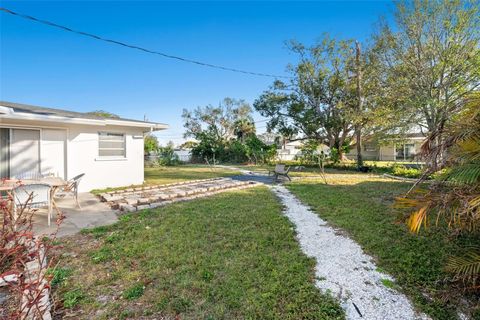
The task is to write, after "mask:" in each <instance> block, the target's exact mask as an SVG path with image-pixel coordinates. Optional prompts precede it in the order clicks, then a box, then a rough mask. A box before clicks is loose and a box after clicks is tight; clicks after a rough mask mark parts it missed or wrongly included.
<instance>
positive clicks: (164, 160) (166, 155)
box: [158, 143, 180, 166]
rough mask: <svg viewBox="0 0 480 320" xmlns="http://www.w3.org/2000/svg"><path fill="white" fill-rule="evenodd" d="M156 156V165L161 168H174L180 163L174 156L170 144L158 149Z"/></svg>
mask: <svg viewBox="0 0 480 320" xmlns="http://www.w3.org/2000/svg"><path fill="white" fill-rule="evenodd" d="M158 156H159V158H158V164H159V165H161V166H175V165H178V164H179V163H180V159H179V158H178V156H177V155H176V154H175V149H174V148H173V144H171V143H169V144H167V145H166V146H165V147H159V148H158Z"/></svg>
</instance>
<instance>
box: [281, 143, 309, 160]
mask: <svg viewBox="0 0 480 320" xmlns="http://www.w3.org/2000/svg"><path fill="white" fill-rule="evenodd" d="M302 146H303V142H302V141H299V140H297V141H290V142H286V143H284V144H282V146H281V148H280V149H277V158H278V160H279V161H292V160H295V157H296V156H298V155H300V154H301V153H302V151H301V149H302Z"/></svg>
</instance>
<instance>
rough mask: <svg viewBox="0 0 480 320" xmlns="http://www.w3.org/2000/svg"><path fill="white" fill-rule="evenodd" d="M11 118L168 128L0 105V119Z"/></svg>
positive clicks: (155, 129) (161, 124)
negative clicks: (63, 115) (64, 115)
mask: <svg viewBox="0 0 480 320" xmlns="http://www.w3.org/2000/svg"><path fill="white" fill-rule="evenodd" d="M2 118H4V119H12V120H30V121H40V122H56V123H64V124H81V125H93V126H107V125H110V126H123V127H134V128H144V129H147V130H146V131H158V130H165V129H168V125H167V124H163V123H155V122H141V121H128V120H116V119H84V118H69V117H60V116H54V115H41V114H32V113H26V112H15V111H14V110H13V108H10V107H5V106H1V105H0V119H2Z"/></svg>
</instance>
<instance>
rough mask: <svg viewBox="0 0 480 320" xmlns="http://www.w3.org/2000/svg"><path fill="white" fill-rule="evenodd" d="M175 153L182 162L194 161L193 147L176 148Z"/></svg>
mask: <svg viewBox="0 0 480 320" xmlns="http://www.w3.org/2000/svg"><path fill="white" fill-rule="evenodd" d="M174 152H175V154H176V155H177V157H178V160H180V161H182V162H190V161H192V149H175V150H174Z"/></svg>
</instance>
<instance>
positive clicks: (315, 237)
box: [272, 185, 429, 320]
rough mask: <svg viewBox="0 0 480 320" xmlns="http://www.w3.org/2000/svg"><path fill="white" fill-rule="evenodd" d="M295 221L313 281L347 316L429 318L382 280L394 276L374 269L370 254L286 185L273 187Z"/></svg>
mask: <svg viewBox="0 0 480 320" xmlns="http://www.w3.org/2000/svg"><path fill="white" fill-rule="evenodd" d="M272 190H273V192H274V193H275V194H276V195H277V196H278V197H279V198H280V200H281V202H282V204H283V205H284V206H285V209H284V214H285V215H286V216H287V217H288V218H289V219H290V221H291V222H292V223H293V224H294V225H295V227H296V232H297V238H298V241H299V243H300V246H301V248H302V250H303V252H304V253H305V254H306V255H308V256H310V257H313V258H314V259H315V260H316V267H315V275H316V279H317V280H316V281H315V285H316V286H317V287H318V288H319V289H320V290H321V291H322V292H325V293H330V294H331V295H333V296H334V297H337V298H338V299H339V300H340V303H341V305H342V307H343V309H344V310H345V312H346V316H347V319H372V320H375V319H389V320H390V319H402V320H403V319H429V318H428V317H427V316H426V315H424V314H419V313H417V312H416V311H415V310H414V308H413V305H412V303H411V302H410V301H409V300H408V299H407V297H406V296H405V295H404V294H402V293H400V292H398V291H396V290H394V289H392V288H389V287H387V286H385V285H384V284H383V283H382V280H383V281H384V283H387V285H388V284H389V283H394V281H395V280H394V279H393V278H392V277H391V276H389V275H387V274H384V273H381V272H379V271H377V267H376V266H375V264H374V261H373V259H372V257H370V256H368V255H366V254H365V253H364V252H363V250H362V248H361V247H360V246H359V245H358V244H357V243H356V242H354V241H353V240H351V239H350V238H347V237H345V236H343V235H341V234H340V233H339V232H338V231H337V230H335V229H333V228H332V227H330V226H329V225H328V224H327V223H326V222H325V221H324V220H322V219H321V218H320V217H319V216H318V215H317V214H315V213H313V212H312V211H311V210H310V209H309V208H308V207H306V206H305V205H303V204H302V203H301V202H300V201H299V200H298V199H297V198H296V197H295V196H294V195H293V194H292V193H290V191H288V190H287V189H286V188H285V187H283V186H280V185H277V186H273V187H272Z"/></svg>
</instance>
